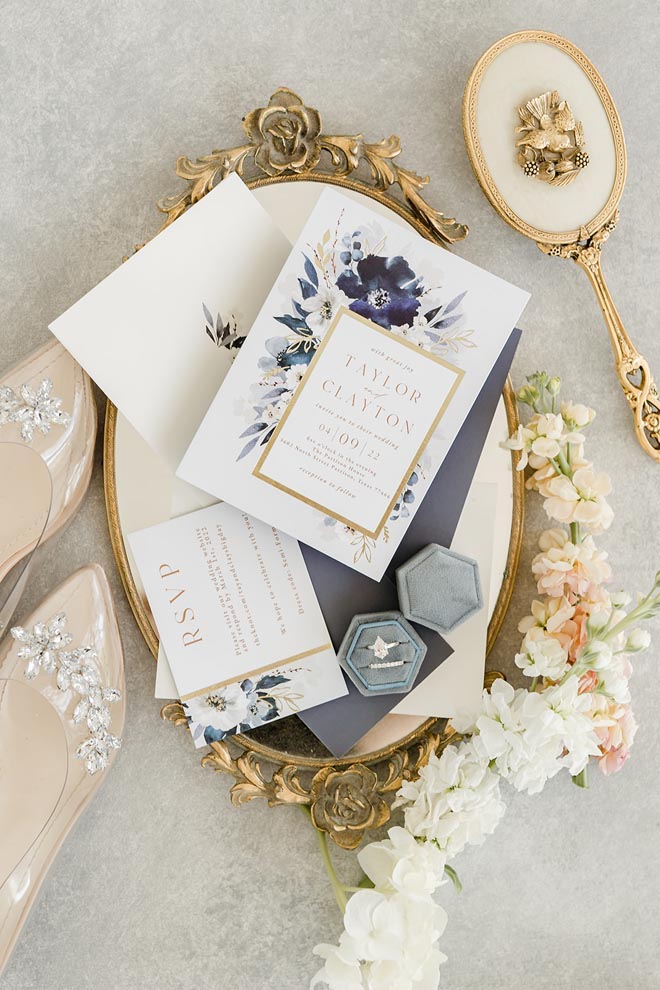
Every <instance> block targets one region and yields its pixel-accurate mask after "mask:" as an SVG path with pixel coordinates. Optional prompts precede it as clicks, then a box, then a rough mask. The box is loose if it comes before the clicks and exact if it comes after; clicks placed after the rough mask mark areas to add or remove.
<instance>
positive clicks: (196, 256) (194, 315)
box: [50, 175, 290, 467]
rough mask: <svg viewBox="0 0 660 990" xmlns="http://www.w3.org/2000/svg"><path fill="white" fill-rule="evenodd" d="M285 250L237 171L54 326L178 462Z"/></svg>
mask: <svg viewBox="0 0 660 990" xmlns="http://www.w3.org/2000/svg"><path fill="white" fill-rule="evenodd" d="M289 250H290V245H289V243H288V241H287V240H286V238H285V237H284V235H283V234H282V232H281V231H280V229H279V228H278V227H277V226H276V225H275V224H274V223H273V221H272V220H271V219H270V217H269V215H268V214H267V213H266V211H265V210H264V209H263V207H262V206H260V205H259V203H258V202H257V200H256V198H255V197H254V196H253V195H252V193H251V192H250V190H249V189H248V188H247V186H245V185H244V183H243V182H242V181H241V180H240V179H239V178H238V176H235V175H231V176H229V177H228V178H227V179H225V180H224V181H223V182H222V183H221V184H220V185H219V186H217V187H216V188H215V189H213V190H212V191H211V192H210V193H208V194H207V195H206V196H204V197H203V198H202V199H201V200H200V202H199V203H196V204H195V205H194V206H192V207H191V208H190V209H188V210H187V211H186V212H185V213H184V214H182V216H180V217H179V218H178V219H177V220H176V221H175V223H173V224H172V225H171V226H169V227H167V228H166V229H165V230H163V231H162V232H161V233H159V234H158V235H157V236H156V237H154V238H153V240H151V241H149V243H148V244H145V246H144V247H143V248H142V249H141V250H140V251H138V252H137V254H135V255H133V257H131V258H129V260H128V261H126V262H125V263H124V264H123V265H121V266H120V267H119V268H117V270H116V271H114V272H112V274H111V275H109V276H108V277H107V278H105V279H104V280H103V281H102V282H100V283H99V285H97V286H96V288H94V289H92V290H91V292H88V293H87V295H86V296H83V298H82V299H80V300H79V301H78V302H77V303H75V304H74V305H73V306H72V307H71V308H70V309H68V310H67V311H66V312H65V313H64V314H63V315H62V316H60V317H59V318H58V319H56V320H55V322H54V323H52V324H51V325H50V329H51V330H52V332H53V333H54V334H55V336H56V337H58V338H59V340H61V342H62V343H63V344H64V346H65V347H66V348H67V349H68V350H69V351H70V352H71V353H72V354H73V356H74V357H75V359H76V360H77V361H78V362H79V363H80V364H81V365H82V366H83V368H84V369H85V370H86V371H87V372H88V374H89V375H90V376H91V377H92V378H93V379H94V381H95V382H96V383H97V385H99V386H100V388H101V389H102V390H103V391H104V392H105V393H106V395H107V396H108V397H109V398H110V399H111V400H112V402H114V404H115V405H116V406H117V407H118V408H119V410H120V412H121V413H122V414H123V415H124V416H125V417H126V419H127V420H128V421H129V422H130V423H131V424H132V426H134V427H135V429H136V430H137V432H138V433H139V434H140V435H141V436H142V437H143V438H144V439H145V440H146V441H147V443H148V444H149V445H150V446H151V447H153V449H154V450H155V451H156V452H157V453H158V454H160V456H161V457H162V458H163V459H164V460H165V461H166V463H167V464H168V465H169V466H170V467H175V466H176V465H177V464H178V463H179V461H180V460H181V457H182V455H183V453H184V451H185V449H186V447H187V446H188V444H189V443H190V440H191V438H192V437H193V435H194V433H195V431H196V430H197V428H198V426H199V424H200V422H201V420H202V418H203V416H204V414H205V412H206V410H207V408H208V406H209V405H210V403H211V400H212V399H213V397H214V396H215V394H216V392H217V390H218V387H219V386H220V384H221V382H222V380H223V378H224V377H225V375H226V374H227V371H228V370H229V368H230V366H231V363H232V359H233V357H234V356H235V355H236V353H237V352H238V348H237V347H236V346H235V345H236V338H237V336H238V337H240V336H244V335H245V334H246V333H247V332H248V330H249V329H250V327H251V325H252V322H253V320H254V319H255V317H256V315H257V313H258V312H259V309H260V307H261V305H262V303H263V302H264V300H265V298H266V296H267V295H268V293H269V291H270V289H271V287H272V285H273V282H274V281H275V279H276V278H277V275H278V274H279V271H280V269H281V267H282V265H283V263H284V261H285V260H286V258H287V256H288V254H289ZM232 345H233V346H232Z"/></svg>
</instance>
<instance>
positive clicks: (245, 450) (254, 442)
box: [236, 436, 259, 461]
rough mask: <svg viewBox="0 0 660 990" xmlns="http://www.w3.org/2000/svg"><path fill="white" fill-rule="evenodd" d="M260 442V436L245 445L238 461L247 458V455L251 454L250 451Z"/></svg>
mask: <svg viewBox="0 0 660 990" xmlns="http://www.w3.org/2000/svg"><path fill="white" fill-rule="evenodd" d="M258 440H259V437H258V436H257V437H252V439H251V440H248V442H247V443H246V444H245V446H244V447H243V450H242V451H241V452H240V454H239V455H238V457H237V458H236V460H237V461H240V460H241V459H242V458H243V457H245V456H246V455H247V454H249V453H250V451H251V450H252V448H253V447H256V445H257V442H258Z"/></svg>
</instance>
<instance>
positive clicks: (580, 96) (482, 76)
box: [463, 31, 660, 463]
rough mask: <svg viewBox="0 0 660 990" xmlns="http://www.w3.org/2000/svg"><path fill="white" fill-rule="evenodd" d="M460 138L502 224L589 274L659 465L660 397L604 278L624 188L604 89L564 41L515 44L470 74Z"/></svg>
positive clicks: (520, 37) (645, 439)
mask: <svg viewBox="0 0 660 990" xmlns="http://www.w3.org/2000/svg"><path fill="white" fill-rule="evenodd" d="M463 131H464V134H465V142H466V144H467V150H468V155H469V157H470V163H471V165H472V168H473V169H474V172H475V175H476V177H477V179H478V180H479V183H480V185H481V188H482V189H483V191H484V192H485V194H486V196H487V197H488V199H489V201H490V203H491V205H492V206H494V207H495V209H496V210H497V212H498V213H499V214H500V216H501V217H502V218H503V219H504V220H506V222H507V223H508V224H510V225H511V226H512V227H513V228H514V230H517V231H518V232H519V233H520V234H524V235H525V236H526V237H530V238H531V239H532V240H533V241H536V244H537V246H538V247H539V248H540V249H541V251H543V252H544V254H548V255H552V256H553V257H559V258H570V259H571V260H572V261H574V262H576V264H578V265H579V266H580V267H581V268H582V269H584V271H585V272H586V273H587V275H588V277H589V280H590V282H591V284H592V286H593V287H594V290H595V292H596V296H597V297H598V302H599V304H600V307H601V310H602V312H603V316H604V317H605V323H606V325H607V329H608V332H609V335H610V340H611V343H612V348H613V350H614V357H615V362H616V372H617V376H618V378H619V382H620V384H621V387H622V388H623V391H624V393H625V396H626V398H627V400H628V404H629V405H630V408H631V411H632V414H633V418H634V424H635V432H636V434H637V439H638V441H639V443H640V444H641V446H642V448H643V449H644V451H645V452H646V453H647V454H648V455H649V456H650V457H652V458H653V459H654V460H655V461H657V462H659V463H660V393H659V392H658V389H657V387H656V384H655V382H654V380H653V377H652V375H651V373H650V370H649V366H648V363H647V362H646V360H645V358H644V357H643V356H642V355H641V354H640V353H639V352H638V351H637V350H636V348H635V347H634V345H633V344H632V342H631V340H630V337H629V336H628V334H627V333H626V331H625V329H624V326H623V323H622V322H621V318H620V316H619V314H618V312H617V310H616V308H615V306H614V303H613V301H612V297H611V296H610V293H609V290H608V288H607V285H606V282H605V279H604V277H603V273H602V269H601V249H602V246H603V244H604V243H605V241H606V240H607V239H608V238H609V236H610V234H611V233H612V231H613V230H614V228H615V227H616V224H617V220H618V216H619V214H618V210H617V206H618V203H619V200H620V199H621V194H622V193H623V187H624V183H625V179H626V148H625V144H624V140H623V131H622V129H621V121H620V120H619V115H618V113H617V111H616V107H615V106H614V103H613V101H612V97H611V96H610V93H609V92H608V89H607V87H606V85H605V83H604V82H603V80H602V79H601V77H600V75H599V74H598V72H597V71H596V69H595V68H594V66H593V65H592V64H591V62H590V61H589V59H588V58H587V57H586V56H585V55H584V54H583V52H581V51H580V49H579V48H576V47H575V45H572V44H571V43H570V42H569V41H566V39H565V38H561V37H560V36H559V35H556V34H549V33H547V32H544V31H519V32H517V33H516V34H510V35H508V36H507V37H506V38H502V39H501V40H500V41H497V42H496V43H495V44H494V45H492V46H491V47H490V48H489V49H488V51H487V52H485V53H484V54H483V55H482V56H481V58H480V59H479V61H478V62H477V64H476V65H475V67H474V69H473V70H472V73H471V75H470V78H469V79H468V82H467V86H466V88H465V94H464V97H463Z"/></svg>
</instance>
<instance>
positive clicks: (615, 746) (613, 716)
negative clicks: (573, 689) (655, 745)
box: [596, 703, 637, 774]
mask: <svg viewBox="0 0 660 990" xmlns="http://www.w3.org/2000/svg"><path fill="white" fill-rule="evenodd" d="M600 713H602V714H603V715H604V716H605V720H604V721H605V723H606V724H604V725H600V726H597V727H596V735H597V736H598V740H599V743H600V751H601V754H602V755H601V756H600V757H599V758H598V766H599V767H600V769H601V770H602V771H603V773H604V774H611V773H616V772H617V770H620V769H621V767H622V766H623V764H624V763H625V762H626V760H627V759H628V757H629V756H630V750H631V747H632V744H633V740H634V738H635V733H636V732H637V722H636V721H635V717H634V715H633V713H632V709H631V708H630V705H617V704H613V703H612V704H609V705H607V707H605V708H604V709H601V710H600Z"/></svg>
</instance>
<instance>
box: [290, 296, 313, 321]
mask: <svg viewBox="0 0 660 990" xmlns="http://www.w3.org/2000/svg"><path fill="white" fill-rule="evenodd" d="M291 302H292V303H293V308H294V309H295V311H296V313H297V314H298V316H300V317H301V318H302V319H303V320H306V319H307V317H308V316H309V313H308V312H307V310H306V309H303V308H302V306H301V305H300V303H299V302H298V301H297V300H296V299H292V300H291Z"/></svg>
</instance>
